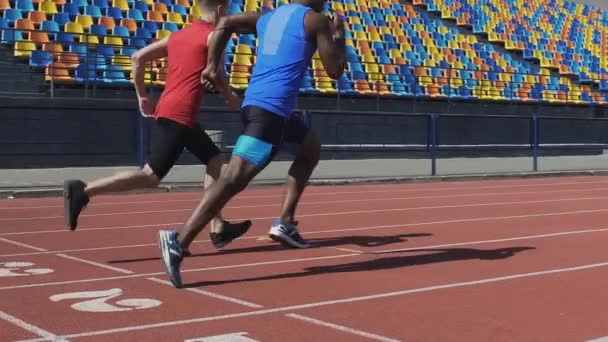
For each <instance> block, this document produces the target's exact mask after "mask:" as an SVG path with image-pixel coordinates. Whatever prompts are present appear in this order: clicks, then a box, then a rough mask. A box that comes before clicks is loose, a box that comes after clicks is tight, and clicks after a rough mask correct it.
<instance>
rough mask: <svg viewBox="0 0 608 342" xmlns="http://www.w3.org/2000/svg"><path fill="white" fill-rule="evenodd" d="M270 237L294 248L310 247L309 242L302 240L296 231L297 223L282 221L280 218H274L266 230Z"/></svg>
mask: <svg viewBox="0 0 608 342" xmlns="http://www.w3.org/2000/svg"><path fill="white" fill-rule="evenodd" d="M268 235H269V236H270V238H271V239H272V240H274V241H277V242H280V243H281V244H283V245H286V246H289V247H294V248H310V247H311V244H310V243H309V242H308V241H306V240H304V238H303V237H302V236H301V235H300V233H299V232H298V228H297V224H294V223H284V222H282V221H281V220H276V221H274V223H273V224H272V226H271V227H270V232H268Z"/></svg>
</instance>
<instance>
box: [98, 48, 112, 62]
mask: <svg viewBox="0 0 608 342" xmlns="http://www.w3.org/2000/svg"><path fill="white" fill-rule="evenodd" d="M97 53H98V54H100V55H102V56H104V57H105V58H107V59H110V58H112V57H113V56H114V47H112V46H108V45H97Z"/></svg>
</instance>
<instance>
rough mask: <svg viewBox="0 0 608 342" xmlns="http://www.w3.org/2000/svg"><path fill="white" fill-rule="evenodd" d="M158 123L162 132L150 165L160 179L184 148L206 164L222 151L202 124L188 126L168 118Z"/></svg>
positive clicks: (154, 147)
mask: <svg viewBox="0 0 608 342" xmlns="http://www.w3.org/2000/svg"><path fill="white" fill-rule="evenodd" d="M156 123H157V126H158V128H159V130H160V134H159V139H158V140H157V141H156V143H155V144H153V147H152V151H151V153H150V158H149V159H148V166H150V168H151V169H152V171H153V172H154V174H155V175H156V176H157V177H158V178H159V179H163V178H165V176H166V175H167V173H169V170H171V168H172V167H173V165H175V162H177V160H178V159H179V157H180V156H181V154H182V152H183V150H184V148H186V149H188V151H190V152H191V153H192V154H194V155H195V156H196V158H198V159H199V160H200V161H201V162H202V163H203V164H205V165H206V164H207V163H208V162H209V160H210V159H211V158H213V157H215V156H217V155H219V154H220V153H221V151H220V149H219V148H218V147H217V146H216V145H215V143H214V142H213V141H212V140H211V138H210V137H209V135H207V133H206V132H205V131H204V130H203V129H202V128H201V127H200V126H196V127H188V126H184V125H182V124H180V123H177V122H175V121H173V120H169V119H166V118H159V119H157V120H156Z"/></svg>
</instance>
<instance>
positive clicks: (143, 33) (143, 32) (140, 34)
mask: <svg viewBox="0 0 608 342" xmlns="http://www.w3.org/2000/svg"><path fill="white" fill-rule="evenodd" d="M135 37H136V38H146V39H150V38H152V33H150V31H148V30H147V29H145V28H143V27H138V28H137V29H136V30H135Z"/></svg>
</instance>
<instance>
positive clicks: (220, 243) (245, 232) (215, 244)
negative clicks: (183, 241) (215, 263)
mask: <svg viewBox="0 0 608 342" xmlns="http://www.w3.org/2000/svg"><path fill="white" fill-rule="evenodd" d="M251 226H252V223H251V222H249V226H248V227H247V229H245V231H244V232H243V234H241V235H239V236H237V237H235V238H234V239H232V240H230V241H222V242H219V243H215V242H214V241H213V239H211V236H209V239H210V240H211V243H212V244H213V247H215V248H216V249H220V250H221V249H223V248H224V247H226V246H228V244H230V243H231V242H232V241H234V240H236V239H238V238H240V237H241V236H243V235H245V234H247V232H248V231H249V228H251Z"/></svg>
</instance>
